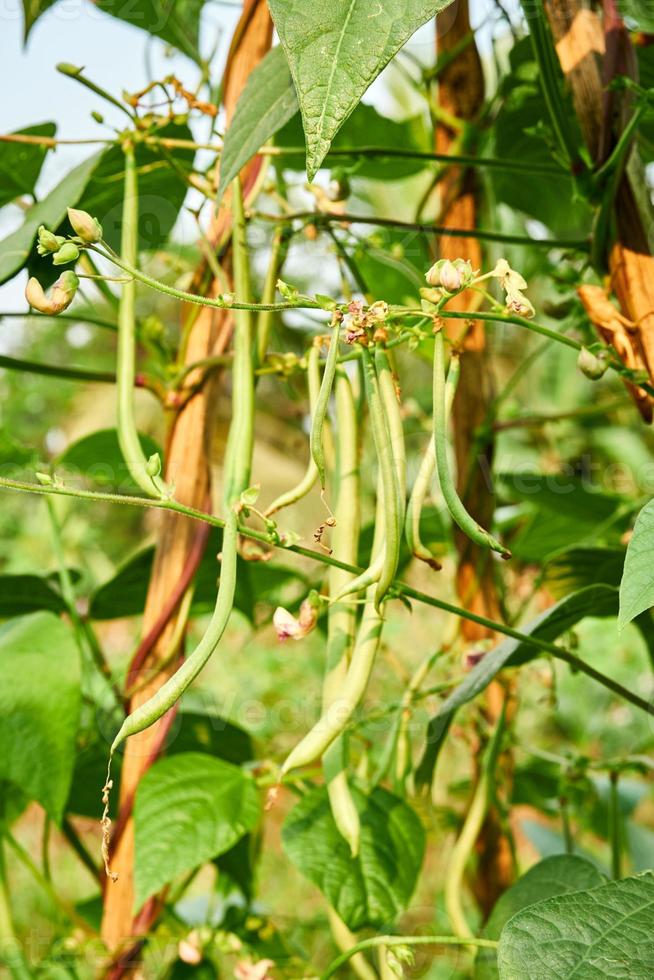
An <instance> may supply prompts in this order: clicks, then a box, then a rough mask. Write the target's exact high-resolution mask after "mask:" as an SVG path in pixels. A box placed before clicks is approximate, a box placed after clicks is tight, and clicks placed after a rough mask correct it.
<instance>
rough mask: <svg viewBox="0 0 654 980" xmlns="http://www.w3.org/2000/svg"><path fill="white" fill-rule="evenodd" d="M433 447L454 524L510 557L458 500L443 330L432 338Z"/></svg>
mask: <svg viewBox="0 0 654 980" xmlns="http://www.w3.org/2000/svg"><path fill="white" fill-rule="evenodd" d="M433 411H434V446H435V451H436V468H437V470H438V479H439V482H440V486H441V493H442V494H443V499H444V500H445V503H446V505H447V509H448V510H449V512H450V516H451V517H452V520H453V521H454V523H455V524H457V525H458V526H459V527H460V528H461V530H462V531H463V532H464V534H466V535H467V536H468V537H469V538H470V540H471V541H474V542H475V544H478V545H481V546H482V547H484V548H490V549H491V550H492V551H497V552H498V554H500V555H501V556H502V558H510V557H511V552H510V551H509V550H508V549H507V548H505V547H504V545H503V544H502V543H501V542H500V541H498V540H497V539H496V538H494V537H493V536H492V534H490V533H489V532H488V531H486V530H484V528H483V527H481V525H479V524H478V523H477V521H476V520H475V519H474V518H473V517H471V515H470V514H469V513H468V511H467V510H466V509H465V507H464V505H463V503H462V501H461V498H460V497H459V495H458V493H457V490H456V487H455V485H454V481H453V479H452V475H451V473H450V466H449V461H448V458H447V412H446V406H445V337H444V336H443V330H442V328H441V329H439V330H437V331H436V333H435V336H434V407H433Z"/></svg>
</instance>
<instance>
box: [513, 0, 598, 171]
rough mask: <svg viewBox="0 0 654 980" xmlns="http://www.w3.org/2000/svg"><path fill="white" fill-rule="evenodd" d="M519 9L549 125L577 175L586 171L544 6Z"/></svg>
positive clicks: (537, 4) (533, 4) (527, 5)
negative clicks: (526, 28)
mask: <svg viewBox="0 0 654 980" xmlns="http://www.w3.org/2000/svg"><path fill="white" fill-rule="evenodd" d="M522 9H523V12H524V15H525V20H526V21H527V23H528V25H529V35H530V38H531V46H532V49H533V52H534V56H535V58H536V62H537V64H538V67H539V69H540V71H539V74H538V77H539V81H540V87H541V91H542V93H543V98H544V100H545V105H546V106H547V112H548V115H549V119H550V124H551V126H552V129H553V131H554V135H555V136H556V140H557V142H558V144H559V147H560V149H561V152H562V154H563V156H564V158H565V159H566V161H567V162H568V163H569V164H570V167H571V169H572V171H573V173H579V172H580V171H582V170H585V169H586V166H585V164H584V162H583V160H582V159H581V157H580V155H579V150H578V144H577V140H576V139H575V133H574V130H573V129H572V127H571V125H570V123H569V116H568V112H567V107H566V104H565V102H564V100H563V95H562V92H561V82H560V74H561V70H560V67H559V62H558V58H557V55H556V50H555V48H554V42H553V41H552V35H551V33H550V30H549V25H548V23H547V19H546V17H545V11H544V9H543V4H542V3H541V2H538V0H536V2H533V0H528V2H526V3H523V5H522Z"/></svg>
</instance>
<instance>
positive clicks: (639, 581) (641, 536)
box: [618, 500, 654, 629]
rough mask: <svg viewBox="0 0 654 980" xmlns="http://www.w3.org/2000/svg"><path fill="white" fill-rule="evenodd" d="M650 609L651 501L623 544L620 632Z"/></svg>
mask: <svg viewBox="0 0 654 980" xmlns="http://www.w3.org/2000/svg"><path fill="white" fill-rule="evenodd" d="M651 606H654V500H650V502H649V503H648V504H645V506H644V507H643V509H642V510H641V512H640V513H639V515H638V517H637V518H636V523H635V525H634V532H633V534H632V536H631V539H630V541H629V544H628V545H627V555H626V557H625V562H624V571H623V573H622V581H621V582H620V613H619V617H618V625H619V627H620V629H622V627H623V626H626V624H627V623H630V622H631V620H632V619H635V617H636V616H638V614H639V613H642V612H645V610H646V609H649V608H650V607H651Z"/></svg>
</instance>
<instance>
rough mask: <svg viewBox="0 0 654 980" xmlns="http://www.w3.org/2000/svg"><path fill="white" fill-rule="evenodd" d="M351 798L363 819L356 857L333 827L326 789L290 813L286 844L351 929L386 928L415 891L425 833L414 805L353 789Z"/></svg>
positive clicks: (284, 837) (306, 798)
mask: <svg viewBox="0 0 654 980" xmlns="http://www.w3.org/2000/svg"><path fill="white" fill-rule="evenodd" d="M352 796H353V799H354V803H355V806H356V808H357V810H358V811H359V817H360V820H361V844H360V849H359V854H358V856H357V857H356V858H353V857H352V855H351V853H350V846H349V844H348V843H347V842H346V840H345V838H344V837H342V836H341V834H340V833H339V831H338V829H337V827H336V824H335V823H334V818H333V816H332V811H331V807H330V805H329V798H328V796H327V791H326V790H325V789H324V788H323V787H321V788H320V789H316V790H313V791H312V792H310V793H307V795H306V796H304V797H303V798H302V800H301V801H300V803H298V805H297V806H296V807H295V809H294V810H292V811H291V813H290V815H289V816H288V817H287V819H286V823H285V824H284V829H283V831H282V843H283V845H284V850H285V851H286V853H287V854H288V856H289V857H290V859H291V861H293V863H294V864H295V865H297V867H298V868H299V869H300V871H301V872H302V874H304V875H305V876H306V877H307V878H309V880H310V881H312V882H313V883H314V884H315V885H317V886H318V888H319V889H320V890H321V892H322V893H323V895H324V896H325V898H326V899H327V900H328V901H329V903H330V905H332V906H333V907H334V909H335V910H336V912H337V913H338V915H339V916H340V917H341V919H343V921H344V922H345V923H346V924H347V926H348V927H349V928H350V929H353V930H357V929H363V928H365V927H368V926H369V927H372V928H375V927H379V926H382V925H386V926H388V925H389V924H390V923H391V922H392V921H393V920H394V919H395V918H396V916H397V915H398V914H399V913H400V912H401V911H403V910H404V909H405V908H406V906H407V904H408V902H409V900H410V898H411V895H412V893H413V889H414V888H415V885H416V880H417V878H418V873H419V871H420V867H421V865H422V858H423V854H424V849H425V832H424V830H423V827H422V824H421V823H420V820H419V819H418V817H417V816H416V814H415V812H414V811H413V810H412V809H411V807H410V806H408V805H407V804H406V803H405V802H404V800H401V799H399V797H397V796H393V794H392V793H389V792H387V790H384V789H379V788H377V789H374V790H373V791H372V793H371V794H370V796H366V795H365V794H364V793H362V792H361V791H360V790H359V789H357V787H355V786H353V787H352Z"/></svg>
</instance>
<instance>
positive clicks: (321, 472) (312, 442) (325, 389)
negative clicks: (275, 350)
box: [309, 317, 341, 491]
mask: <svg viewBox="0 0 654 980" xmlns="http://www.w3.org/2000/svg"><path fill="white" fill-rule="evenodd" d="M340 331H341V321H340V319H338V318H337V317H334V323H333V327H332V334H331V338H330V343H329V353H328V354H327V360H326V361H325V370H324V372H323V376H322V383H321V385H320V391H319V393H318V401H317V403H316V411H315V413H314V416H313V420H312V423H311V435H310V438H309V448H310V450H311V456H312V458H313V461H314V463H315V464H316V469H317V470H318V476H319V478H320V488H321V490H323V491H324V489H325V480H326V466H325V450H324V447H323V427H324V425H325V419H326V418H327V409H328V407H329V398H330V395H331V393H332V387H333V384H334V376H335V374H336V364H337V362H338V340H339V337H340Z"/></svg>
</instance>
